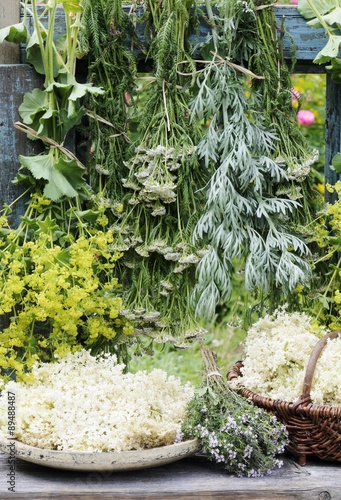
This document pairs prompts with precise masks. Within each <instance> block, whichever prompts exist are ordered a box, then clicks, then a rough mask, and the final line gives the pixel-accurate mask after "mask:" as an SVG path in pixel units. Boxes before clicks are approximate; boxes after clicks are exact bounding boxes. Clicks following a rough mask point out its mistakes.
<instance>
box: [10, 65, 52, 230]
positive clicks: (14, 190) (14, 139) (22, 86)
mask: <svg viewBox="0 0 341 500" xmlns="http://www.w3.org/2000/svg"><path fill="white" fill-rule="evenodd" d="M41 84H42V81H41V77H40V76H38V75H37V74H36V73H35V71H34V70H33V68H31V67H30V66H28V65H26V64H8V65H6V64H5V65H0V155H1V156H0V157H1V166H0V208H1V207H2V206H3V204H4V203H11V202H12V201H14V200H15V199H16V198H17V197H18V196H19V195H21V193H22V192H23V189H22V188H21V187H20V186H14V185H13V183H12V180H13V178H14V176H15V174H16V173H17V171H18V168H19V167H20V164H19V161H18V156H19V155H20V154H21V155H28V154H31V153H33V151H37V148H38V147H39V144H38V143H36V142H34V143H33V142H32V141H29V140H28V139H27V137H26V135H25V134H23V133H22V132H19V131H18V130H16V129H15V128H14V123H15V122H16V121H18V120H19V118H20V117H19V113H18V108H19V106H20V104H21V103H22V100H23V96H24V94H25V93H26V92H28V91H30V90H32V89H33V88H35V87H41ZM24 203H25V200H24V199H22V200H20V202H19V203H17V204H15V205H14V207H13V215H12V217H11V222H13V223H16V222H17V221H18V218H19V215H20V214H23V213H24Z"/></svg>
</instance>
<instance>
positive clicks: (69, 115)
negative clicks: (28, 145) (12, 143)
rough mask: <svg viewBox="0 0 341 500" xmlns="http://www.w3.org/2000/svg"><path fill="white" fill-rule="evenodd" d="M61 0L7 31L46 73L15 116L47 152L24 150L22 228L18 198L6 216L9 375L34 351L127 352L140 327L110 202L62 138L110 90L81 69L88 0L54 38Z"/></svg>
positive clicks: (1, 373)
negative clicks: (88, 101) (82, 77)
mask: <svg viewBox="0 0 341 500" xmlns="http://www.w3.org/2000/svg"><path fill="white" fill-rule="evenodd" d="M59 3H60V2H57V1H49V2H48V3H45V4H44V6H43V8H42V7H39V8H38V5H37V2H36V0H31V2H30V3H29V2H28V1H26V2H25V6H24V12H25V16H26V15H27V14H28V13H29V14H31V16H32V18H33V20H34V30H33V33H31V34H29V33H28V32H27V30H26V29H24V28H23V26H22V25H20V26H19V27H16V26H15V27H12V28H11V29H9V30H8V29H7V30H6V29H5V31H3V30H2V33H0V35H1V36H2V37H3V38H4V39H8V37H9V36H10V37H11V38H13V37H14V38H16V39H17V38H20V41H23V40H22V33H25V37H26V39H25V42H26V47H27V60H28V62H30V63H31V64H33V66H34V67H35V69H36V70H37V71H38V72H39V73H42V74H43V75H44V78H45V81H44V85H43V88H42V89H34V90H33V91H32V92H30V93H28V94H26V95H25V97H24V100H23V103H22V105H21V106H20V108H19V112H20V115H21V118H22V123H21V122H18V123H17V124H16V126H17V128H18V129H19V130H21V131H23V132H24V133H26V134H27V135H28V137H30V138H31V139H35V140H40V142H41V145H42V153H41V154H37V155H33V156H20V157H19V160H20V163H21V168H20V170H19V172H18V175H17V176H16V179H15V182H16V183H19V184H21V185H22V186H23V187H24V188H25V192H24V194H26V195H28V196H29V202H28V205H27V209H26V212H25V213H24V214H22V217H21V221H20V223H19V225H18V227H15V228H12V227H10V226H9V223H8V217H7V216H8V214H10V212H11V206H12V205H13V204H14V203H15V202H16V200H13V202H12V203H10V204H9V205H6V206H5V207H4V208H3V210H2V211H1V217H0V299H1V300H0V303H1V306H0V321H1V327H2V331H1V344H0V367H1V368H0V377H1V379H2V380H6V379H8V378H9V377H13V376H16V377H17V378H18V379H20V378H25V377H27V376H28V374H29V372H30V370H31V368H32V366H33V364H34V363H35V362H36V361H51V360H53V359H54V358H55V357H56V356H62V355H65V354H67V353H68V352H70V351H75V350H80V349H82V348H84V347H85V348H88V349H91V350H92V351H93V352H96V351H97V350H110V351H114V352H116V353H117V354H118V357H119V358H120V359H122V358H123V359H126V343H128V342H129V339H130V337H131V335H132V334H133V333H134V329H133V326H132V325H131V323H130V322H129V320H127V319H126V318H125V317H124V316H123V315H122V314H121V310H122V309H124V305H123V302H122V297H121V292H120V285H119V282H118V279H117V275H116V272H115V267H116V261H117V260H118V259H119V258H120V257H121V254H120V253H119V252H117V251H116V250H115V249H114V248H113V245H114V243H115V237H114V233H113V231H111V230H109V229H108V227H107V226H108V218H107V216H106V210H107V207H106V205H105V203H103V202H101V201H100V200H96V199H95V196H94V195H93V192H92V191H91V189H90V187H89V185H88V184H87V182H86V179H85V173H86V170H85V167H84V165H83V164H82V163H81V162H80V161H79V160H78V158H77V156H76V155H75V154H74V152H72V151H70V150H68V149H67V148H66V146H65V144H66V139H67V135H68V133H69V132H70V131H71V129H72V128H73V127H74V126H75V125H77V124H79V123H80V122H81V120H82V118H83V117H84V114H85V109H84V107H83V99H84V97H85V96H86V95H87V94H93V95H100V94H102V93H103V90H102V89H100V88H97V87H94V86H92V85H91V84H88V83H79V82H78V81H77V80H76V77H75V66H76V58H77V56H80V53H79V45H78V31H79V27H80V25H81V16H82V12H83V7H82V2H81V0H72V1H67V0H65V1H64V2H63V5H62V6H63V8H64V13H65V35H64V36H62V38H61V39H55V36H54V35H55V33H54V27H55V17H56V12H57V5H58V4H59ZM24 23H25V20H24V21H23V25H24ZM13 32H15V33H20V37H15V36H14V35H13Z"/></svg>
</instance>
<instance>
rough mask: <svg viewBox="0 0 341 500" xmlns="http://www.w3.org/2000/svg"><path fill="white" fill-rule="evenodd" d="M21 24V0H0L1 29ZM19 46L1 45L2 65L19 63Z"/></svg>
mask: <svg viewBox="0 0 341 500" xmlns="http://www.w3.org/2000/svg"><path fill="white" fill-rule="evenodd" d="M19 22H20V0H0V29H1V28H6V26H10V25H12V24H16V23H19ZM19 58H20V49H19V46H18V44H16V43H9V42H4V43H2V44H1V45H0V64H16V63H19V62H20V61H19Z"/></svg>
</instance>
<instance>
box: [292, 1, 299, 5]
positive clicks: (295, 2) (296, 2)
mask: <svg viewBox="0 0 341 500" xmlns="http://www.w3.org/2000/svg"><path fill="white" fill-rule="evenodd" d="M290 2H291V3H293V4H295V5H297V4H298V0H290Z"/></svg>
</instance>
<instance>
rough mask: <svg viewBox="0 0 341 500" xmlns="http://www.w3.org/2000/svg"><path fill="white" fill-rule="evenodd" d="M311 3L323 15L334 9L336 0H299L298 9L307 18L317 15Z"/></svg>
mask: <svg viewBox="0 0 341 500" xmlns="http://www.w3.org/2000/svg"><path fill="white" fill-rule="evenodd" d="M311 5H313V6H314V9H316V11H317V12H318V13H319V14H321V15H323V14H326V13H327V12H329V11H330V10H332V9H333V8H334V7H335V1H334V0H310V1H309V0H298V6H297V10H298V12H299V13H300V14H301V15H302V16H303V17H304V18H305V19H311V18H312V17H316V13H315V11H314V10H313V9H312V7H311Z"/></svg>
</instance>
